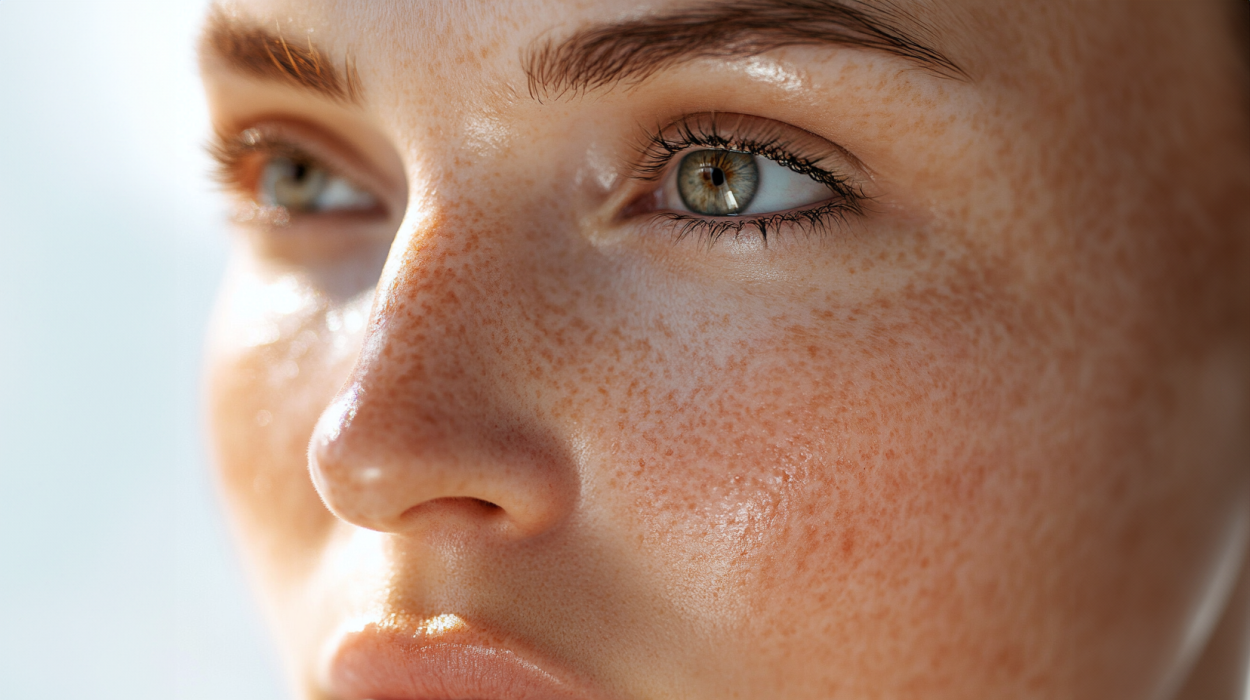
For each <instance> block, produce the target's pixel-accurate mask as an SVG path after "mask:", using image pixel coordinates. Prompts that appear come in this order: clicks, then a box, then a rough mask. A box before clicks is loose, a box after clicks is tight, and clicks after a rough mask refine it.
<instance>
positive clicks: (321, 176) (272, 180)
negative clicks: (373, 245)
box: [257, 157, 377, 213]
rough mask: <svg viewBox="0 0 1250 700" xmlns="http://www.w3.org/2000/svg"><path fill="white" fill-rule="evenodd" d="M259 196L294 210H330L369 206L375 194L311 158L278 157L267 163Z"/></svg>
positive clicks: (358, 208)
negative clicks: (310, 159)
mask: <svg viewBox="0 0 1250 700" xmlns="http://www.w3.org/2000/svg"><path fill="white" fill-rule="evenodd" d="M258 190H259V191H258V192H257V198H258V199H259V200H260V203H262V204H264V205H265V206H280V207H285V208H286V209H288V210H290V211H292V212H306V213H313V212H329V211H352V210H361V209H369V208H372V207H373V206H375V205H376V204H377V200H376V198H374V196H373V195H372V194H371V193H369V192H368V191H366V190H363V189H361V188H359V187H357V186H356V185H355V184H354V183H352V182H351V181H350V180H348V179H346V178H344V177H341V176H339V175H335V174H333V173H331V172H330V171H328V170H326V169H325V168H323V167H321V166H320V165H317V164H316V163H312V162H296V161H293V160H291V159H289V158H285V157H276V158H273V159H271V160H270V161H269V162H268V163H266V164H265V168H264V170H263V171H262V173H261V177H260V183H259V188H258Z"/></svg>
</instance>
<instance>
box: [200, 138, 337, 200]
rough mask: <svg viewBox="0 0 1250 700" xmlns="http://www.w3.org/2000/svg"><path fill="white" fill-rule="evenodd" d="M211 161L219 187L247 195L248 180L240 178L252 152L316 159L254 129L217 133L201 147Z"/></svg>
mask: <svg viewBox="0 0 1250 700" xmlns="http://www.w3.org/2000/svg"><path fill="white" fill-rule="evenodd" d="M205 148H206V149H207V150H208V154H209V156H211V157H212V159H213V161H214V162H215V166H214V168H213V179H214V180H215V181H216V182H217V183H218V184H220V185H221V186H222V187H224V188H226V189H228V190H233V191H236V192H240V193H242V194H245V195H250V194H251V193H250V192H247V189H248V188H249V185H250V183H248V182H246V181H245V179H244V177H243V170H244V168H245V167H246V165H247V160H248V159H249V158H252V157H254V156H256V155H258V154H259V155H264V156H269V157H279V156H284V157H287V158H290V159H292V160H300V161H307V162H313V163H315V162H317V161H316V159H315V158H313V157H312V156H310V155H308V154H307V153H305V152H304V151H303V150H301V149H299V148H297V147H295V146H294V145H292V144H290V143H288V142H286V141H282V140H280V139H274V138H272V137H270V136H268V135H267V134H265V133H263V132H261V131H259V130H257V129H247V130H245V131H243V132H241V133H238V134H231V135H228V134H225V133H221V132H218V133H216V134H214V135H213V137H212V140H211V141H209V143H208V145H207V146H206V147H205Z"/></svg>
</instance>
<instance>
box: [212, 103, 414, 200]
mask: <svg viewBox="0 0 1250 700" xmlns="http://www.w3.org/2000/svg"><path fill="white" fill-rule="evenodd" d="M248 132H256V135H257V141H256V143H253V144H247V143H245V142H244V134H247V133H248ZM208 151H209V153H210V155H211V156H212V157H213V158H214V160H216V161H217V163H218V168H219V171H225V170H226V169H229V168H237V167H238V166H239V165H240V161H241V160H242V158H246V157H247V156H248V155H251V154H255V153H265V154H273V155H286V156H298V157H303V158H308V159H310V160H311V161H313V162H314V163H316V164H317V165H319V166H321V167H323V168H325V169H326V170H327V171H329V172H330V173H331V174H333V175H335V176H338V177H342V178H344V179H346V180H348V181H350V182H351V183H352V184H353V185H355V186H357V187H361V188H362V189H365V190H367V191H369V192H370V193H371V194H372V195H373V196H374V197H376V198H377V200H378V201H379V202H380V203H382V205H383V206H384V207H385V208H386V209H387V210H388V211H389V210H390V209H392V208H393V207H402V206H403V202H401V201H398V200H397V199H396V198H395V197H392V196H388V195H390V194H391V193H392V192H395V193H396V194H399V195H400V196H402V192H403V190H401V189H399V188H397V187H396V186H395V185H394V184H393V183H390V182H388V181H387V180H388V178H386V177H385V176H384V175H383V174H382V173H381V168H380V167H378V166H376V165H375V164H373V163H372V162H371V161H370V160H369V159H368V158H367V157H365V156H364V155H362V154H361V153H359V151H358V149H356V148H354V147H352V146H351V145H349V144H347V143H345V142H343V141H342V140H341V139H338V138H335V137H334V136H333V135H332V134H329V133H327V132H326V130H325V129H322V128H320V127H318V126H316V125H311V124H307V123H305V122H303V121H301V120H296V119H289V118H284V117H266V118H258V119H253V120H250V121H249V122H248V123H246V124H243V125H239V126H238V127H235V128H232V129H225V128H218V129H215V130H214V135H213V137H212V140H211V141H210V143H209V145H208ZM219 174H220V175H226V176H230V175H231V173H228V172H219ZM226 184H227V185H228V186H230V185H237V184H239V183H237V182H235V181H227V182H226Z"/></svg>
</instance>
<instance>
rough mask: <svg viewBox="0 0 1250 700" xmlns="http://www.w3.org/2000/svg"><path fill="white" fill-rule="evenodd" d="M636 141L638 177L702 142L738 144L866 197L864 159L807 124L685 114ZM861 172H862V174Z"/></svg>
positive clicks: (656, 175) (658, 170)
mask: <svg viewBox="0 0 1250 700" xmlns="http://www.w3.org/2000/svg"><path fill="white" fill-rule="evenodd" d="M645 137H646V141H645V142H644V143H642V144H641V145H640V146H638V147H637V151H638V153H639V158H638V160H637V161H636V162H635V164H634V167H633V175H634V178H635V179H638V180H643V181H647V182H653V181H657V180H659V179H661V178H662V177H664V176H665V175H666V174H667V173H668V172H669V171H670V170H671V166H672V164H673V162H674V161H676V160H677V158H678V156H680V155H681V154H682V153H683V152H687V151H690V150H694V149H696V148H699V147H703V148H725V149H729V150H739V151H743V152H747V153H752V154H754V155H758V156H762V157H765V158H769V159H771V160H773V161H775V162H778V163H780V164H782V165H784V166H786V167H788V168H790V169H791V170H794V171H795V172H797V173H800V174H804V175H807V176H809V177H811V178H812V179H814V180H816V181H818V182H820V183H822V184H824V185H826V186H828V187H830V188H831V189H833V190H834V191H835V192H836V193H837V194H838V195H840V196H843V197H846V198H848V199H849V198H854V199H866V198H867V197H866V195H865V193H864V187H863V182H864V181H865V180H869V179H871V177H870V176H869V175H868V173H867V169H866V168H864V167H863V164H862V163H861V162H860V161H859V159H858V158H856V157H855V156H854V155H853V154H851V153H850V152H849V151H847V150H846V149H844V148H842V147H841V146H839V145H838V144H836V143H834V142H832V141H829V140H828V139H825V138H824V137H821V136H819V135H817V134H813V133H811V132H809V131H807V130H805V129H802V128H799V127H796V126H793V125H790V124H785V123H782V122H778V121H775V120H771V119H767V118H764V117H756V116H753V115H746V114H732V113H712V112H709V113H701V114H693V115H684V116H682V117H681V118H679V119H677V120H674V121H672V122H670V123H669V124H668V125H667V126H664V127H659V128H656V129H654V130H652V131H650V132H647V133H646V134H645ZM861 173H862V174H863V175H862V176H861V175H860V174H861Z"/></svg>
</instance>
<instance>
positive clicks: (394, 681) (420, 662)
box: [326, 624, 598, 700]
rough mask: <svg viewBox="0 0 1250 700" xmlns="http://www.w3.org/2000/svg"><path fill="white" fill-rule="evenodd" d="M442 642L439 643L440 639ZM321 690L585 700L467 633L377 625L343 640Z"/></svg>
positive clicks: (348, 697)
mask: <svg viewBox="0 0 1250 700" xmlns="http://www.w3.org/2000/svg"><path fill="white" fill-rule="evenodd" d="M444 637H446V638H444ZM326 681H327V685H328V686H329V688H328V690H329V691H330V692H331V693H332V694H333V695H334V696H335V697H338V698H343V700H539V699H540V698H541V699H542V700H591V698H592V697H597V695H598V694H594V695H592V694H591V693H589V692H587V689H585V688H584V687H581V685H580V684H575V683H573V682H572V681H571V679H570V677H569V674H565V673H560V672H558V671H554V670H551V668H550V666H548V667H543V666H540V665H539V664H537V663H535V662H534V661H532V660H530V659H527V658H524V657H523V656H522V654H519V653H517V652H516V651H514V650H513V649H511V648H508V646H505V645H501V644H499V643H498V640H494V639H491V638H489V637H487V635H484V634H481V633H480V632H477V631H475V630H461V631H457V632H455V633H453V634H449V635H427V634H424V633H422V632H420V631H417V630H414V631H406V630H396V629H394V628H383V627H381V626H379V625H375V624H370V625H366V626H365V627H364V629H362V630H360V631H357V632H352V633H349V634H346V635H344V636H343V637H342V638H341V639H340V640H339V641H338V644H337V646H336V649H335V651H334V654H333V655H332V656H331V658H330V664H329V668H328V674H327V676H326Z"/></svg>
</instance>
